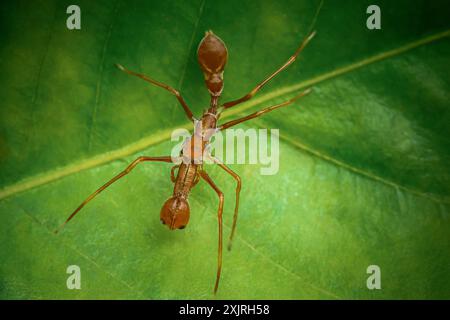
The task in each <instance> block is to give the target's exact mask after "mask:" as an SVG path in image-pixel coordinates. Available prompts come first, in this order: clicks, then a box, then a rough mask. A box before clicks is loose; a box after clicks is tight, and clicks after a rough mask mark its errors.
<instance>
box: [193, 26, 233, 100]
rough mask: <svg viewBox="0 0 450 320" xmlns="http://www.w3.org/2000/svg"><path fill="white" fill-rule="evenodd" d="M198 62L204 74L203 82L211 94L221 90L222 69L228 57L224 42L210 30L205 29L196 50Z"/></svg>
mask: <svg viewBox="0 0 450 320" xmlns="http://www.w3.org/2000/svg"><path fill="white" fill-rule="evenodd" d="M197 57H198V62H199V64H200V68H201V69H202V71H203V75H204V76H205V84H206V87H207V88H208V90H209V92H210V94H211V95H213V96H219V95H220V94H221V93H222V90H223V70H224V68H225V65H226V63H227V59H228V50H227V47H226V46H225V43H224V42H223V41H222V40H221V39H220V38H219V37H217V36H216V35H215V34H214V33H213V32H212V31H207V32H206V34H205V36H204V37H203V39H202V41H200V45H199V46H198V50H197Z"/></svg>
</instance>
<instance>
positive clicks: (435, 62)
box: [0, 0, 450, 299]
mask: <svg viewBox="0 0 450 320" xmlns="http://www.w3.org/2000/svg"><path fill="white" fill-rule="evenodd" d="M70 4H72V3H71V2H69V1H33V2H30V1H3V2H2V4H1V10H0V15H1V18H0V28H1V35H0V39H1V43H2V46H1V49H0V50H1V51H0V68H1V70H2V72H1V73H0V81H1V86H0V97H1V108H0V113H1V116H0V163H1V172H0V177H1V178H0V188H1V189H0V219H1V220H0V221H1V223H0V239H1V241H0V246H1V249H0V257H1V263H0V297H1V298H3V299H17V298H25V299H42V298H46V299H104V298H112V299H171V298H175V299H178V298H180V299H181V298H184V299H203V298H205V299H210V298H213V295H212V289H213V285H214V279H215V272H216V261H217V216H216V211H217V204H218V201H217V196H216V195H215V193H214V192H213V190H211V189H210V188H209V187H208V186H207V185H206V183H204V182H202V183H199V185H198V186H197V187H196V188H195V189H194V190H193V193H192V195H191V197H190V205H191V221H190V223H189V225H188V227H187V228H186V229H184V230H182V231H181V230H177V231H174V232H171V231H169V230H168V229H167V228H166V227H164V226H162V225H161V224H160V222H159V211H160V208H161V206H162V204H163V203H164V201H165V200H166V198H167V197H168V196H170V194H171V191H172V187H173V185H172V183H171V181H170V165H168V164H162V163H154V164H150V163H145V164H142V165H140V166H139V167H137V168H136V169H135V170H134V171H133V173H131V174H130V175H129V176H127V177H126V178H124V179H122V180H121V181H120V182H117V183H116V184H115V185H113V186H112V187H110V189H108V190H107V191H105V192H104V193H103V194H102V195H101V196H99V197H98V199H96V200H95V201H94V202H92V203H90V204H89V205H88V206H87V207H86V208H85V209H83V211H82V212H81V213H80V214H79V215H78V216H77V217H76V218H75V219H74V220H73V221H71V222H70V224H68V225H67V226H66V228H65V229H64V231H63V232H62V233H61V234H59V235H58V236H56V235H54V234H53V233H52V230H54V229H55V228H56V227H57V226H58V225H59V224H60V223H62V222H63V221H64V220H65V218H66V217H67V216H68V215H69V214H70V212H72V211H73V210H74V208H76V206H77V205H78V204H79V203H80V202H81V201H82V200H83V199H84V198H85V197H86V196H88V195H89V193H90V192H91V191H93V190H95V189H96V188H97V187H99V186H100V185H101V184H103V183H104V182H105V181H107V180H108V179H109V178H111V177H112V176H113V175H115V174H117V173H118V172H119V171H121V170H122V169H123V168H124V167H125V166H126V165H127V163H129V162H131V161H132V160H133V159H134V158H136V157H137V156H139V155H151V156H159V155H169V154H170V151H171V149H172V147H173V145H174V143H173V142H171V141H170V135H171V133H172V131H173V130H174V129H176V128H180V127H186V128H189V129H191V127H190V125H189V123H188V121H187V120H186V119H185V116H184V114H183V112H182V110H181V108H180V106H179V105H178V103H177V101H176V99H175V98H174V97H173V96H171V95H170V94H168V93H167V92H165V91H163V90H161V89H159V88H154V87H151V86H149V85H148V84H146V83H145V82H143V81H141V80H139V79H136V78H132V77H130V76H127V75H125V74H123V73H121V72H120V71H119V70H118V69H117V68H115V67H114V63H121V64H123V65H124V66H126V67H128V68H130V69H132V70H135V71H138V72H142V73H145V74H148V75H150V76H152V77H153V78H155V79H158V80H160V81H163V82H167V83H168V84H170V85H172V86H174V87H175V88H177V89H179V90H180V91H181V92H182V94H183V96H184V97H185V99H186V100H187V102H188V103H189V104H190V105H191V107H192V109H193V110H194V111H195V113H196V114H197V115H198V116H200V114H201V112H202V110H204V108H205V107H206V106H207V105H208V102H209V100H208V99H209V97H208V94H207V91H206V89H205V86H204V83H203V78H202V74H201V72H200V69H199V68H198V65H197V61H196V55H195V54H196V49H197V45H198V42H199V41H200V39H201V38H202V37H203V34H204V32H205V30H209V29H211V30H213V31H214V32H215V33H216V34H217V35H219V36H220V37H221V38H222V39H223V40H224V41H225V43H226V44H227V46H228V50H229V61H228V65H227V68H226V70H225V90H224V94H223V99H222V100H221V101H222V102H224V101H228V100H231V99H235V98H238V97H240V96H242V95H244V94H245V93H246V92H248V91H249V90H250V89H251V88H253V86H254V85H255V84H256V83H257V82H259V81H261V80H262V79H263V78H264V77H265V76H267V75H268V74H269V73H270V72H272V71H274V70H275V69H276V68H277V67H278V66H279V65H281V64H282V63H284V62H285V61H286V60H287V59H288V58H289V56H290V55H291V54H292V53H293V52H294V51H295V49H296V48H297V46H298V45H299V43H300V42H301V40H302V39H303V38H304V37H305V36H306V35H307V34H308V33H309V32H310V31H311V30H316V31H317V36H316V37H315V38H314V40H313V41H312V42H311V43H310V45H309V46H308V47H307V48H306V49H305V51H304V52H303V53H302V55H301V57H300V58H299V59H298V61H296V62H295V64H294V65H292V66H290V67H289V68H288V69H287V70H286V71H284V72H283V73H282V74H280V75H279V76H278V77H276V78H275V79H273V80H272V81H271V82H270V83H269V84H268V85H267V86H266V87H265V88H264V89H263V90H262V91H261V92H260V93H258V95H257V96H256V97H255V98H254V99H253V100H251V101H249V102H247V103H246V104H243V105H240V106H236V107H234V108H232V109H230V110H229V111H228V112H226V113H225V114H224V116H223V120H227V119H232V118H235V117H239V116H242V115H245V114H248V113H250V112H252V111H256V110H258V109H260V108H262V107H264V106H269V105H272V104H276V103H280V102H282V101H284V100H286V99H289V98H291V97H292V96H294V95H295V94H296V93H298V92H299V91H300V90H302V89H304V88H307V87H310V86H312V87H313V89H314V90H313V93H312V94H310V95H309V96H307V97H305V98H303V99H302V100H300V101H298V102H296V103H295V104H294V105H292V106H289V107H287V108H284V109H281V110H278V111H275V112H273V113H271V114H268V115H266V116H264V117H263V118H259V119H255V120H253V121H252V122H248V123H246V124H245V125H240V126H239V127H240V128H273V129H279V130H280V168H279V172H278V173H277V174H276V175H272V176H263V175H261V174H260V171H259V168H260V167H261V165H250V164H247V165H238V164H234V165H230V167H231V168H232V169H233V170H235V171H236V172H237V173H238V174H240V175H241V177H242V181H243V193H242V200H241V208H240V220H239V222H238V231H237V238H236V242H235V244H234V247H233V250H232V251H230V252H228V251H226V252H224V267H223V272H222V281H221V284H220V289H219V292H218V295H217V298H224V299H247V298H249V299H303V298H308V299H316V298H318V299H362V298H363V299H372V298H374V299H388V298H394V299H400V298H412V299H417V298H438V299H443V298H447V299H448V298H449V297H450V289H449V288H450V276H449V274H448V268H449V265H450V256H449V252H450V215H449V206H450V194H449V193H450V170H449V160H450V159H449V156H450V152H449V150H450V143H449V129H448V124H449V121H450V113H449V98H450V97H449V95H450V90H449V89H450V82H449V74H450V67H449V66H450V64H449V58H448V57H449V56H450V42H449V36H450V20H449V19H448V12H449V10H450V7H449V3H448V1H438V0H434V1H414V2H411V1H400V0H399V1H395V2H394V1H377V4H378V6H379V7H380V8H381V26H382V28H381V30H368V29H367V27H366V19H367V18H368V14H367V13H366V9H367V7H368V6H369V5H370V4H372V2H371V1H332V0H325V1H303V0H302V1H300V0H295V1H259V2H257V3H256V2H254V1H243V0H239V1H234V0H229V1H208V0H206V1H205V0H199V1H137V0H133V1H122V0H117V1H100V0H96V1H87V0H86V1H78V5H79V6H80V8H81V30H68V29H67V28H66V19H67V17H68V14H66V8H67V6H69V5H70ZM206 170H207V171H208V172H209V173H210V175H211V176H212V177H213V178H214V179H215V181H216V183H217V184H218V185H219V186H220V188H221V189H222V190H223V191H224V193H225V214H224V222H225V232H226V235H228V233H229V231H230V228H229V226H230V225H231V219H232V213H233V206H234V188H235V185H234V181H233V180H232V178H231V177H229V176H228V175H226V174H225V173H224V172H223V171H221V170H220V169H219V168H216V167H213V166H206ZM69 265H78V266H80V268H81V289H80V290H69V289H67V286H66V280H67V277H68V276H69V275H68V274H67V273H66V269H67V267H68V266H69ZM370 265H378V266H379V267H380V269H381V290H369V289H368V288H367V286H366V280H367V278H368V277H369V276H370V275H369V274H367V267H368V266H370Z"/></svg>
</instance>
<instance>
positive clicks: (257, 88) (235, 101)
mask: <svg viewBox="0 0 450 320" xmlns="http://www.w3.org/2000/svg"><path fill="white" fill-rule="evenodd" d="M315 35H316V32H315V31H314V32H312V33H310V34H309V35H308V36H307V37H306V38H305V40H303V42H302V43H301V45H300V47H299V48H298V49H297V51H295V53H294V54H293V55H292V56H291V57H290V58H289V59H288V61H286V62H285V63H284V64H283V65H282V66H281V67H280V68H278V69H277V70H276V71H275V72H274V73H272V74H271V75H270V76H268V77H267V78H266V79H264V80H263V81H261V82H260V83H259V84H258V85H257V86H256V87H255V88H254V89H253V90H252V91H250V92H249V93H247V94H246V95H245V96H243V97H242V98H239V99H237V100H233V101H229V102H225V103H224V104H223V105H222V106H223V107H224V109H228V108H231V107H233V106H235V105H238V104H240V103H242V102H245V101H247V100H250V99H251V98H253V96H254V95H255V94H256V93H257V92H258V91H259V90H260V89H261V88H262V87H264V85H265V84H266V83H267V82H269V81H270V80H271V79H272V78H274V77H275V76H276V75H277V74H279V73H280V72H281V71H283V70H284V69H286V68H287V67H288V66H289V65H290V64H292V63H293V62H294V61H295V59H297V56H298V55H299V54H300V52H302V50H303V49H304V48H305V47H306V45H307V44H308V42H309V41H311V39H312V38H313V37H314V36H315Z"/></svg>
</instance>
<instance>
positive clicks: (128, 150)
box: [0, 30, 450, 203]
mask: <svg viewBox="0 0 450 320" xmlns="http://www.w3.org/2000/svg"><path fill="white" fill-rule="evenodd" d="M449 36H450V30H446V31H443V32H439V33H436V34H433V35H430V36H427V37H424V38H422V39H419V40H417V41H413V42H410V43H408V44H406V45H403V46H400V47H398V48H395V49H392V50H388V51H385V52H382V53H379V54H376V55H374V56H371V57H369V58H365V59H362V60H360V61H357V62H354V63H351V64H349V65H347V66H344V67H341V68H337V69H335V70H332V71H329V72H326V73H323V74H321V75H318V76H316V77H314V78H311V79H309V80H305V81H301V82H299V83H296V84H293V85H290V86H285V87H282V88H280V89H277V90H273V91H271V92H269V93H266V94H264V95H261V96H260V97H259V98H255V99H253V100H250V101H249V102H248V103H244V104H243V105H241V106H238V107H235V108H233V109H230V110H227V111H225V112H224V113H223V115H222V117H223V118H229V117H231V116H233V115H236V114H240V113H242V112H244V111H246V110H248V109H250V108H252V107H254V106H256V105H259V104H261V103H264V102H266V101H269V100H272V99H275V98H278V97H281V96H283V95H286V94H289V93H292V92H296V91H299V90H301V89H303V88H306V87H310V86H312V85H315V84H319V83H322V82H324V81H327V80H330V79H333V78H337V77H339V76H341V75H344V74H347V73H349V72H352V71H355V70H357V69H360V68H362V67H364V66H367V65H370V64H373V63H376V62H379V61H382V60H385V59H387V58H390V57H393V56H397V55H400V54H402V53H405V52H407V51H410V50H413V49H415V48H418V47H420V46H423V45H426V44H429V43H432V42H435V41H438V40H440V39H443V38H445V37H449ZM190 126H191V123H184V124H181V125H179V126H177V127H172V128H169V129H165V130H161V131H158V132H156V133H155V134H152V135H149V136H147V137H144V138H142V139H140V140H138V141H136V142H133V143H130V144H128V145H126V146H124V147H122V148H119V149H116V150H113V151H109V152H106V153H102V154H99V155H96V156H93V157H90V158H87V159H83V160H81V161H79V162H75V163H73V164H69V165H66V166H64V167H61V168H57V169H53V170H49V171H47V172H44V173H41V174H37V175H35V176H32V177H30V178H25V179H22V180H20V181H18V182H16V183H13V184H11V185H9V186H6V187H4V188H3V189H1V190H0V200H2V199H5V198H8V197H10V196H13V195H16V194H19V193H21V192H24V191H27V190H30V189H33V188H36V187H39V186H42V185H45V184H47V183H51V182H53V181H56V180H58V179H61V178H63V177H65V176H68V175H71V174H74V173H78V172H80V171H83V170H87V169H91V168H94V167H96V166H100V165H104V164H106V163H108V162H111V161H114V160H118V159H121V158H124V157H126V156H129V155H132V154H134V153H137V152H139V151H142V150H144V149H146V148H148V147H150V146H153V145H157V144H158V143H161V142H162V141H164V140H166V139H168V138H169V137H170V135H171V133H172V132H173V130H175V129H177V128H180V127H183V128H189V127H190ZM300 144H301V143H300ZM308 149H309V150H310V151H314V152H312V153H311V154H313V155H315V156H317V154H320V152H319V151H317V150H314V149H313V148H310V147H308ZM326 157H327V158H329V159H333V160H334V161H333V163H334V164H337V163H343V162H340V161H339V160H337V159H334V158H333V157H331V156H328V155H327V156H326ZM319 158H320V159H322V160H323V159H324V157H319ZM343 164H345V163H343ZM343 167H344V168H346V169H349V168H353V171H354V172H359V173H364V175H365V176H366V177H372V178H374V177H375V179H374V181H378V182H383V181H387V182H388V183H387V184H389V185H395V186H397V187H401V188H402V189H403V190H405V191H406V192H410V193H414V194H415V195H418V196H422V197H426V198H428V199H430V200H433V201H436V202H442V203H448V202H449V200H448V199H438V198H435V197H432V196H429V195H428V194H425V193H422V192H420V191H416V190H411V189H408V188H406V187H404V186H401V185H398V184H396V183H395V182H391V181H388V180H386V179H384V178H381V177H378V176H376V175H373V174H370V173H367V172H365V171H363V170H361V169H358V168H354V167H352V166H351V165H348V164H345V166H343Z"/></svg>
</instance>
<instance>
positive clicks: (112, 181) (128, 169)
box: [54, 157, 172, 234]
mask: <svg viewBox="0 0 450 320" xmlns="http://www.w3.org/2000/svg"><path fill="white" fill-rule="evenodd" d="M143 161H162V162H169V163H171V162H172V158H171V157H139V158H137V159H136V160H134V161H133V162H132V163H131V164H130V165H129V166H128V167H126V168H125V170H123V171H122V172H121V173H119V174H118V175H116V176H115V177H114V178H112V179H111V180H109V181H108V182H107V183H105V184H104V185H103V186H101V187H100V188H98V189H97V190H96V191H95V192H94V193H92V194H91V195H90V196H89V197H87V198H86V200H84V201H83V202H82V203H81V204H80V205H79V206H78V208H76V209H75V211H74V212H73V213H72V214H71V215H70V216H69V217H68V218H67V220H66V221H65V222H64V223H63V224H62V225H61V226H60V227H59V228H58V229H56V230H55V231H54V232H55V234H56V233H58V232H59V231H60V230H61V229H62V228H64V226H65V225H66V223H67V222H69V221H70V220H72V218H73V217H75V215H76V214H77V213H78V212H79V211H80V210H81V209H82V208H83V207H84V206H85V205H86V204H87V203H88V202H89V201H91V200H92V199H94V198H95V197H96V196H97V195H98V194H99V193H100V192H102V191H103V190H105V189H106V188H108V187H109V186H110V185H112V184H113V183H114V182H116V181H117V180H119V179H120V178H123V177H124V176H125V175H127V174H129V173H130V172H131V170H133V169H134V168H135V167H136V166H137V165H138V164H139V163H141V162H143Z"/></svg>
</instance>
